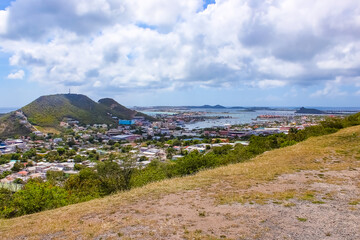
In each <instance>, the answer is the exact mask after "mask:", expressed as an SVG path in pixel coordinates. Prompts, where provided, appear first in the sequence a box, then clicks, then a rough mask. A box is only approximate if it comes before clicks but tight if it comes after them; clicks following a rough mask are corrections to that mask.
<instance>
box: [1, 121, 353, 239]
mask: <svg viewBox="0 0 360 240" xmlns="http://www.w3.org/2000/svg"><path fill="white" fill-rule="evenodd" d="M359 144H360V126H355V127H349V128H346V129H342V130H340V131H339V132H337V133H334V134H331V135H326V136H321V137H311V138H309V139H308V140H306V141H304V142H301V143H298V144H296V145H293V146H290V147H286V148H281V149H276V150H273V151H268V152H265V153H264V154H261V155H259V156H257V157H256V158H254V159H253V160H251V161H248V162H244V163H238V164H232V165H228V166H223V167H219V168H216V169H212V170H206V171H201V172H199V173H197V174H195V175H192V176H187V177H182V178H174V179H168V180H165V181H160V182H155V183H151V184H149V185H146V186H144V187H141V188H135V189H132V190H131V191H127V192H121V193H119V194H115V195H112V196H108V197H104V198H101V199H95V200H92V201H89V202H84V203H80V204H75V205H69V206H66V207H62V208H58V209H54V210H50V211H44V212H40V213H36V214H32V215H27V216H22V217H18V218H14V219H8V220H4V219H1V220H0V236H2V238H4V239H359V236H360V229H359V223H360V161H359V159H360V152H359ZM24 226H26V227H24Z"/></svg>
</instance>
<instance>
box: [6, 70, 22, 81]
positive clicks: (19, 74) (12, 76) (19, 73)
mask: <svg viewBox="0 0 360 240" xmlns="http://www.w3.org/2000/svg"><path fill="white" fill-rule="evenodd" d="M7 77H8V79H23V78H24V77H25V72H24V71H23V70H19V71H17V72H16V73H10V74H9V75H8V76H7Z"/></svg>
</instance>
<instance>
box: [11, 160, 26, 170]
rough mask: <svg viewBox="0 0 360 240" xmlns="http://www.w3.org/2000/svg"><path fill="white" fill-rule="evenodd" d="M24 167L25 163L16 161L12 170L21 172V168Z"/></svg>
mask: <svg viewBox="0 0 360 240" xmlns="http://www.w3.org/2000/svg"><path fill="white" fill-rule="evenodd" d="M23 168H24V164H23V163H20V162H16V163H15V164H14V166H13V167H12V168H11V171H13V172H19V171H20V170H21V169H23Z"/></svg>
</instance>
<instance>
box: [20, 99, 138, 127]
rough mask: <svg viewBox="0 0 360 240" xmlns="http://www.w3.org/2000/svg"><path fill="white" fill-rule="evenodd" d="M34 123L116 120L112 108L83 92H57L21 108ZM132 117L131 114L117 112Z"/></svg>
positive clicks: (42, 124) (56, 124)
mask: <svg viewBox="0 0 360 240" xmlns="http://www.w3.org/2000/svg"><path fill="white" fill-rule="evenodd" d="M21 110H22V111H23V112H24V113H25V115H26V116H27V117H28V119H29V121H30V122H31V123H32V124H35V125H39V126H42V127H57V126H58V125H59V123H60V122H61V121H62V120H63V119H64V118H65V117H68V118H73V119H75V120H78V121H80V122H81V123H83V124H95V123H106V124H111V123H114V122H115V121H114V120H113V119H112V118H111V116H109V115H108V113H109V112H111V110H110V109H109V108H107V107H105V106H104V105H101V104H98V103H96V102H94V101H93V100H91V99H90V98H88V97H87V96H85V95H81V94H57V95H48V96H42V97H39V98H38V99H36V100H35V101H33V102H32V103H30V104H28V105H26V106H25V107H23V108H21ZM116 116H119V117H123V118H126V119H130V118H131V117H132V116H131V115H125V114H124V115H121V114H116Z"/></svg>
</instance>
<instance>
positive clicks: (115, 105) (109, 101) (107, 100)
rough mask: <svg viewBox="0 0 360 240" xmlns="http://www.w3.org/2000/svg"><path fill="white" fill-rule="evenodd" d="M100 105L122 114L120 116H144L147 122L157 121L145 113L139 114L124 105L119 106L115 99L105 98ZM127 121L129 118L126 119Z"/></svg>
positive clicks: (100, 101)
mask: <svg viewBox="0 0 360 240" xmlns="http://www.w3.org/2000/svg"><path fill="white" fill-rule="evenodd" d="M99 103H100V104H102V105H104V106H106V107H108V108H110V109H111V110H112V111H113V112H115V113H117V114H120V115H125V116H132V117H135V116H142V117H144V118H145V119H147V120H150V121H153V120H155V119H154V118H153V117H150V116H148V115H146V114H144V113H141V112H137V111H135V110H131V109H129V108H126V107H124V106H123V105H121V104H119V103H118V102H116V101H115V100H114V99H112V98H103V99H100V100H99ZM124 119H127V118H124Z"/></svg>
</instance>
